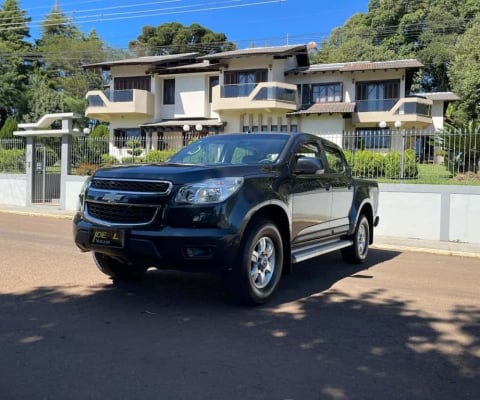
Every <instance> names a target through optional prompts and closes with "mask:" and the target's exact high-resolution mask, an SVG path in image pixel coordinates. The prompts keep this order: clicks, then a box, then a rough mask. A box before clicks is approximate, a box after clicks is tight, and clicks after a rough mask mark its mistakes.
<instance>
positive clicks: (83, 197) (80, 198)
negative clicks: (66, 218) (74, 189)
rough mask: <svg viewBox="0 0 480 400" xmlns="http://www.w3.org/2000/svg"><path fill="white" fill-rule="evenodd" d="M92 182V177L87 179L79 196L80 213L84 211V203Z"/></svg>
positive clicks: (78, 208) (78, 206)
mask: <svg viewBox="0 0 480 400" xmlns="http://www.w3.org/2000/svg"><path fill="white" fill-rule="evenodd" d="M91 180H92V177H91V176H89V177H88V178H87V179H85V182H83V185H82V188H81V189H80V193H79V194H78V202H77V210H78V211H83V202H84V200H85V193H86V192H87V188H88V186H89V184H90V181H91Z"/></svg>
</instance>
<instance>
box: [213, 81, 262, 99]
mask: <svg viewBox="0 0 480 400" xmlns="http://www.w3.org/2000/svg"><path fill="white" fill-rule="evenodd" d="M256 86H257V84H256V83H241V84H238V85H223V86H222V88H221V94H220V96H221V97H223V98H233V97H248V96H250V93H252V91H253V89H255V87H256Z"/></svg>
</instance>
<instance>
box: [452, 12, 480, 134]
mask: <svg viewBox="0 0 480 400" xmlns="http://www.w3.org/2000/svg"><path fill="white" fill-rule="evenodd" d="M478 38H480V15H479V16H478V17H477V18H476V19H475V20H474V21H473V23H472V25H471V27H470V28H469V29H468V30H467V31H466V32H465V35H463V36H462V37H461V38H460V39H459V40H458V43H457V45H456V52H455V57H454V58H453V61H452V63H451V65H450V68H449V71H448V74H449V77H450V80H451V83H452V89H453V90H454V91H455V93H457V94H458V95H459V96H460V97H461V99H462V101H461V102H460V103H459V104H458V106H457V107H458V108H457V110H456V111H454V115H455V116H456V118H457V119H458V124H459V125H462V124H466V123H467V122H468V121H470V120H475V119H477V120H478V119H480V42H479V40H478Z"/></svg>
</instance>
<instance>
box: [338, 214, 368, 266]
mask: <svg viewBox="0 0 480 400" xmlns="http://www.w3.org/2000/svg"><path fill="white" fill-rule="evenodd" d="M351 239H353V245H352V246H350V247H345V248H344V249H342V250H341V252H342V257H343V260H344V261H346V262H347V263H349V264H362V263H364V262H365V260H366V259H367V255H368V245H369V243H370V224H369V223H368V219H367V217H366V216H365V215H363V214H362V215H360V218H359V219H358V222H357V226H356V227H355V232H354V233H353V236H352V237H351Z"/></svg>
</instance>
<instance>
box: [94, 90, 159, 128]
mask: <svg viewBox="0 0 480 400" xmlns="http://www.w3.org/2000/svg"><path fill="white" fill-rule="evenodd" d="M86 98H87V101H88V106H87V109H86V111H85V115H86V116H87V117H88V118H91V119H98V120H100V121H111V120H112V119H114V118H115V117H118V116H120V115H123V116H129V117H153V115H154V103H155V101H154V96H153V94H152V93H150V92H147V91H146V90H140V89H130V90H114V91H110V90H105V91H101V90H92V91H90V92H88V93H87V96H86Z"/></svg>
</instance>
